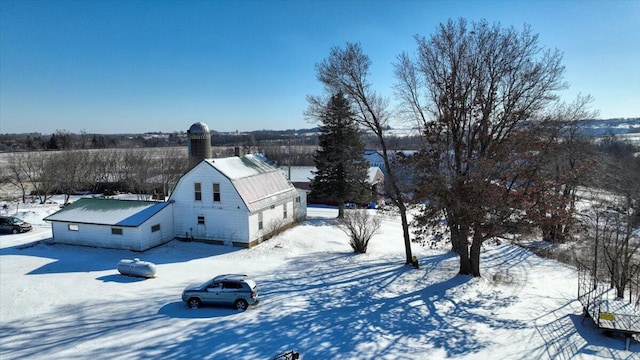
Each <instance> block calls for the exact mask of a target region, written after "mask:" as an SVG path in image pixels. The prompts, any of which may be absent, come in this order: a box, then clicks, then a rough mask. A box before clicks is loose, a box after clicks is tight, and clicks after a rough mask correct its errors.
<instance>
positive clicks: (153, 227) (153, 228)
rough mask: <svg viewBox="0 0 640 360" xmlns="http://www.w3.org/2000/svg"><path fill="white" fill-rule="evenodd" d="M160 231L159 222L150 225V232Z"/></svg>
mask: <svg viewBox="0 0 640 360" xmlns="http://www.w3.org/2000/svg"><path fill="white" fill-rule="evenodd" d="M156 231H160V224H155V225H153V226H152V227H151V232H156Z"/></svg>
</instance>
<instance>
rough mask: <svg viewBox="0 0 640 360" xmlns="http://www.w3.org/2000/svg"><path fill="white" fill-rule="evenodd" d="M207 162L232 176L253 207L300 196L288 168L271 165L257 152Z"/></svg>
mask: <svg viewBox="0 0 640 360" xmlns="http://www.w3.org/2000/svg"><path fill="white" fill-rule="evenodd" d="M204 161H205V162H206V163H208V164H209V165H211V166H212V167H214V168H215V169H216V170H218V171H219V172H220V173H221V174H222V175H224V176H225V177H227V178H228V179H229V180H231V183H232V184H233V186H234V187H235V188H236V191H237V192H238V194H239V195H240V197H241V198H242V200H243V201H244V203H245V204H246V205H247V208H248V209H249V211H256V210H260V209H263V208H265V207H267V206H270V205H272V204H275V203H278V202H282V201H285V200H286V199H290V198H291V197H294V196H298V191H297V190H296V189H295V187H293V185H292V184H291V183H290V182H289V180H287V177H286V176H285V174H284V172H282V171H281V170H279V169H277V168H275V167H273V166H271V165H269V164H268V163H266V162H265V161H263V160H261V159H260V157H258V156H256V155H245V156H242V157H237V156H234V157H228V158H220V159H206V160H204Z"/></svg>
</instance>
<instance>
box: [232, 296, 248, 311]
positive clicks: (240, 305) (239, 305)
mask: <svg viewBox="0 0 640 360" xmlns="http://www.w3.org/2000/svg"><path fill="white" fill-rule="evenodd" d="M235 305H236V309H238V310H242V311H245V310H247V307H249V304H248V303H247V300H244V299H238V300H236V303H235Z"/></svg>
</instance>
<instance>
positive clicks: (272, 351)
mask: <svg viewBox="0 0 640 360" xmlns="http://www.w3.org/2000/svg"><path fill="white" fill-rule="evenodd" d="M9 205H10V206H9V210H8V211H7V212H8V213H10V214H12V215H13V214H15V213H16V212H17V214H18V216H19V217H21V218H24V219H25V220H27V221H29V222H31V223H32V224H34V230H33V231H31V232H29V233H26V234H19V235H0V359H3V360H4V359H18V358H21V359H22V358H30V359H72V358H76V359H84V358H91V359H265V360H266V359H272V358H273V357H275V356H276V355H278V354H280V353H283V352H285V351H288V350H296V351H299V352H300V354H301V358H302V359H393V360H395V359H450V358H455V359H514V360H515V359H640V343H638V342H636V341H635V340H634V341H632V342H631V346H630V351H626V350H625V341H624V338H621V337H607V336H605V335H603V334H602V333H601V332H600V331H599V330H598V329H597V328H596V327H595V326H594V324H593V322H592V321H591V320H589V319H586V320H584V321H583V317H582V310H581V306H580V304H579V303H578V301H577V300H576V296H577V288H578V282H577V272H576V271H575V270H574V269H572V268H570V267H568V266H565V265H563V264H560V263H557V262H555V261H552V260H547V259H542V258H539V257H537V256H535V255H533V254H532V253H530V252H528V251H526V250H524V249H522V248H519V247H516V246H513V245H501V246H487V247H486V248H485V249H484V251H483V255H482V267H481V270H483V277H482V278H477V279H474V278H470V277H466V276H458V275H456V273H457V269H458V261H457V258H456V257H455V256H453V255H451V254H450V253H447V252H445V251H438V250H429V249H425V248H421V247H419V246H417V245H414V247H413V252H414V254H415V255H417V256H418V258H419V261H420V266H421V267H420V269H418V270H415V269H413V268H412V267H407V266H404V248H403V244H402V232H401V227H400V223H399V220H398V219H396V218H390V217H387V218H385V221H384V225H383V227H382V232H381V233H380V234H379V235H377V236H375V237H374V238H373V239H372V241H371V243H370V247H369V252H368V253H367V254H364V255H355V254H353V253H352V251H351V248H350V247H349V245H348V243H347V237H346V235H345V234H344V233H342V232H341V231H340V230H338V229H337V228H336V227H335V226H333V221H332V218H333V217H335V216H336V215H337V210H335V209H326V208H309V211H308V214H309V218H308V221H306V222H304V223H302V224H300V225H299V226H297V227H295V228H293V229H290V230H288V231H286V232H284V233H283V234H281V235H279V236H277V237H275V238H273V239H271V240H269V241H267V242H265V243H262V244H260V245H258V246H256V247H254V248H252V249H238V248H233V247H226V246H216V245H206V244H201V243H189V242H180V241H172V242H170V243H168V244H166V245H163V246H160V247H157V248H154V249H151V250H148V251H145V252H142V253H136V252H132V251H125V250H109V249H98V248H90V247H77V246H68V245H55V244H51V243H50V241H48V240H49V239H51V230H50V227H49V226H48V225H47V224H45V223H44V222H43V221H42V218H43V217H45V216H47V215H48V214H50V213H52V212H53V211H55V210H57V205H55V204H52V205H48V206H37V205H29V206H25V205H22V204H20V205H18V206H16V204H15V203H14V204H9ZM0 212H1V210H0ZM133 257H138V258H140V259H141V260H146V261H151V262H154V263H155V264H156V265H157V276H156V278H153V279H141V278H132V277H126V276H122V275H120V274H119V273H118V272H117V270H116V265H117V263H118V261H120V260H121V259H125V258H133ZM230 272H233V273H247V274H249V275H251V276H252V277H253V278H255V279H256V281H257V282H258V284H259V287H260V294H261V302H260V304H259V305H257V306H255V307H251V308H250V309H249V310H247V311H246V312H238V311H236V310H233V309H227V308H201V309H189V308H187V307H186V305H185V304H184V303H182V301H181V299H180V293H181V291H182V289H183V288H184V287H185V286H186V285H188V284H191V283H199V282H203V281H205V280H207V279H208V278H210V277H213V276H214V275H217V274H221V273H230Z"/></svg>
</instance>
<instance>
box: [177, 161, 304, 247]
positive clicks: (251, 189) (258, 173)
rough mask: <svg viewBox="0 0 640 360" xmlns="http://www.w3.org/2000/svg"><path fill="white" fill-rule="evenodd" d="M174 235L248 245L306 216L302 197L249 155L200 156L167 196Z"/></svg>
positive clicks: (278, 174)
mask: <svg viewBox="0 0 640 360" xmlns="http://www.w3.org/2000/svg"><path fill="white" fill-rule="evenodd" d="M169 199H170V201H172V202H173V208H174V213H175V217H174V227H175V231H176V237H178V238H182V239H194V240H201V241H206V242H212V243H219V244H227V243H229V244H233V245H235V246H244V247H251V246H254V245H256V244H258V243H260V242H262V241H263V240H265V239H267V238H268V237H269V236H271V235H272V234H274V233H276V232H278V231H281V230H282V229H283V228H286V227H288V226H291V225H292V224H293V223H294V222H296V221H299V220H302V219H304V218H305V217H306V196H305V195H304V192H302V193H301V192H298V190H296V188H295V187H294V186H293V185H292V183H291V182H290V181H289V180H288V179H287V177H286V176H285V174H284V172H283V171H282V170H280V169H277V168H274V167H273V166H271V165H269V164H267V163H266V162H265V161H263V160H262V159H260V158H259V157H258V156H255V155H245V156H243V157H229V158H220V159H205V160H202V161H200V162H199V163H198V164H196V165H195V166H194V167H193V168H191V170H189V171H188V172H187V173H186V174H184V175H183V176H182V177H181V178H180V180H179V181H178V183H177V184H176V187H175V189H174V191H173V193H172V194H171V197H170V198H169Z"/></svg>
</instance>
